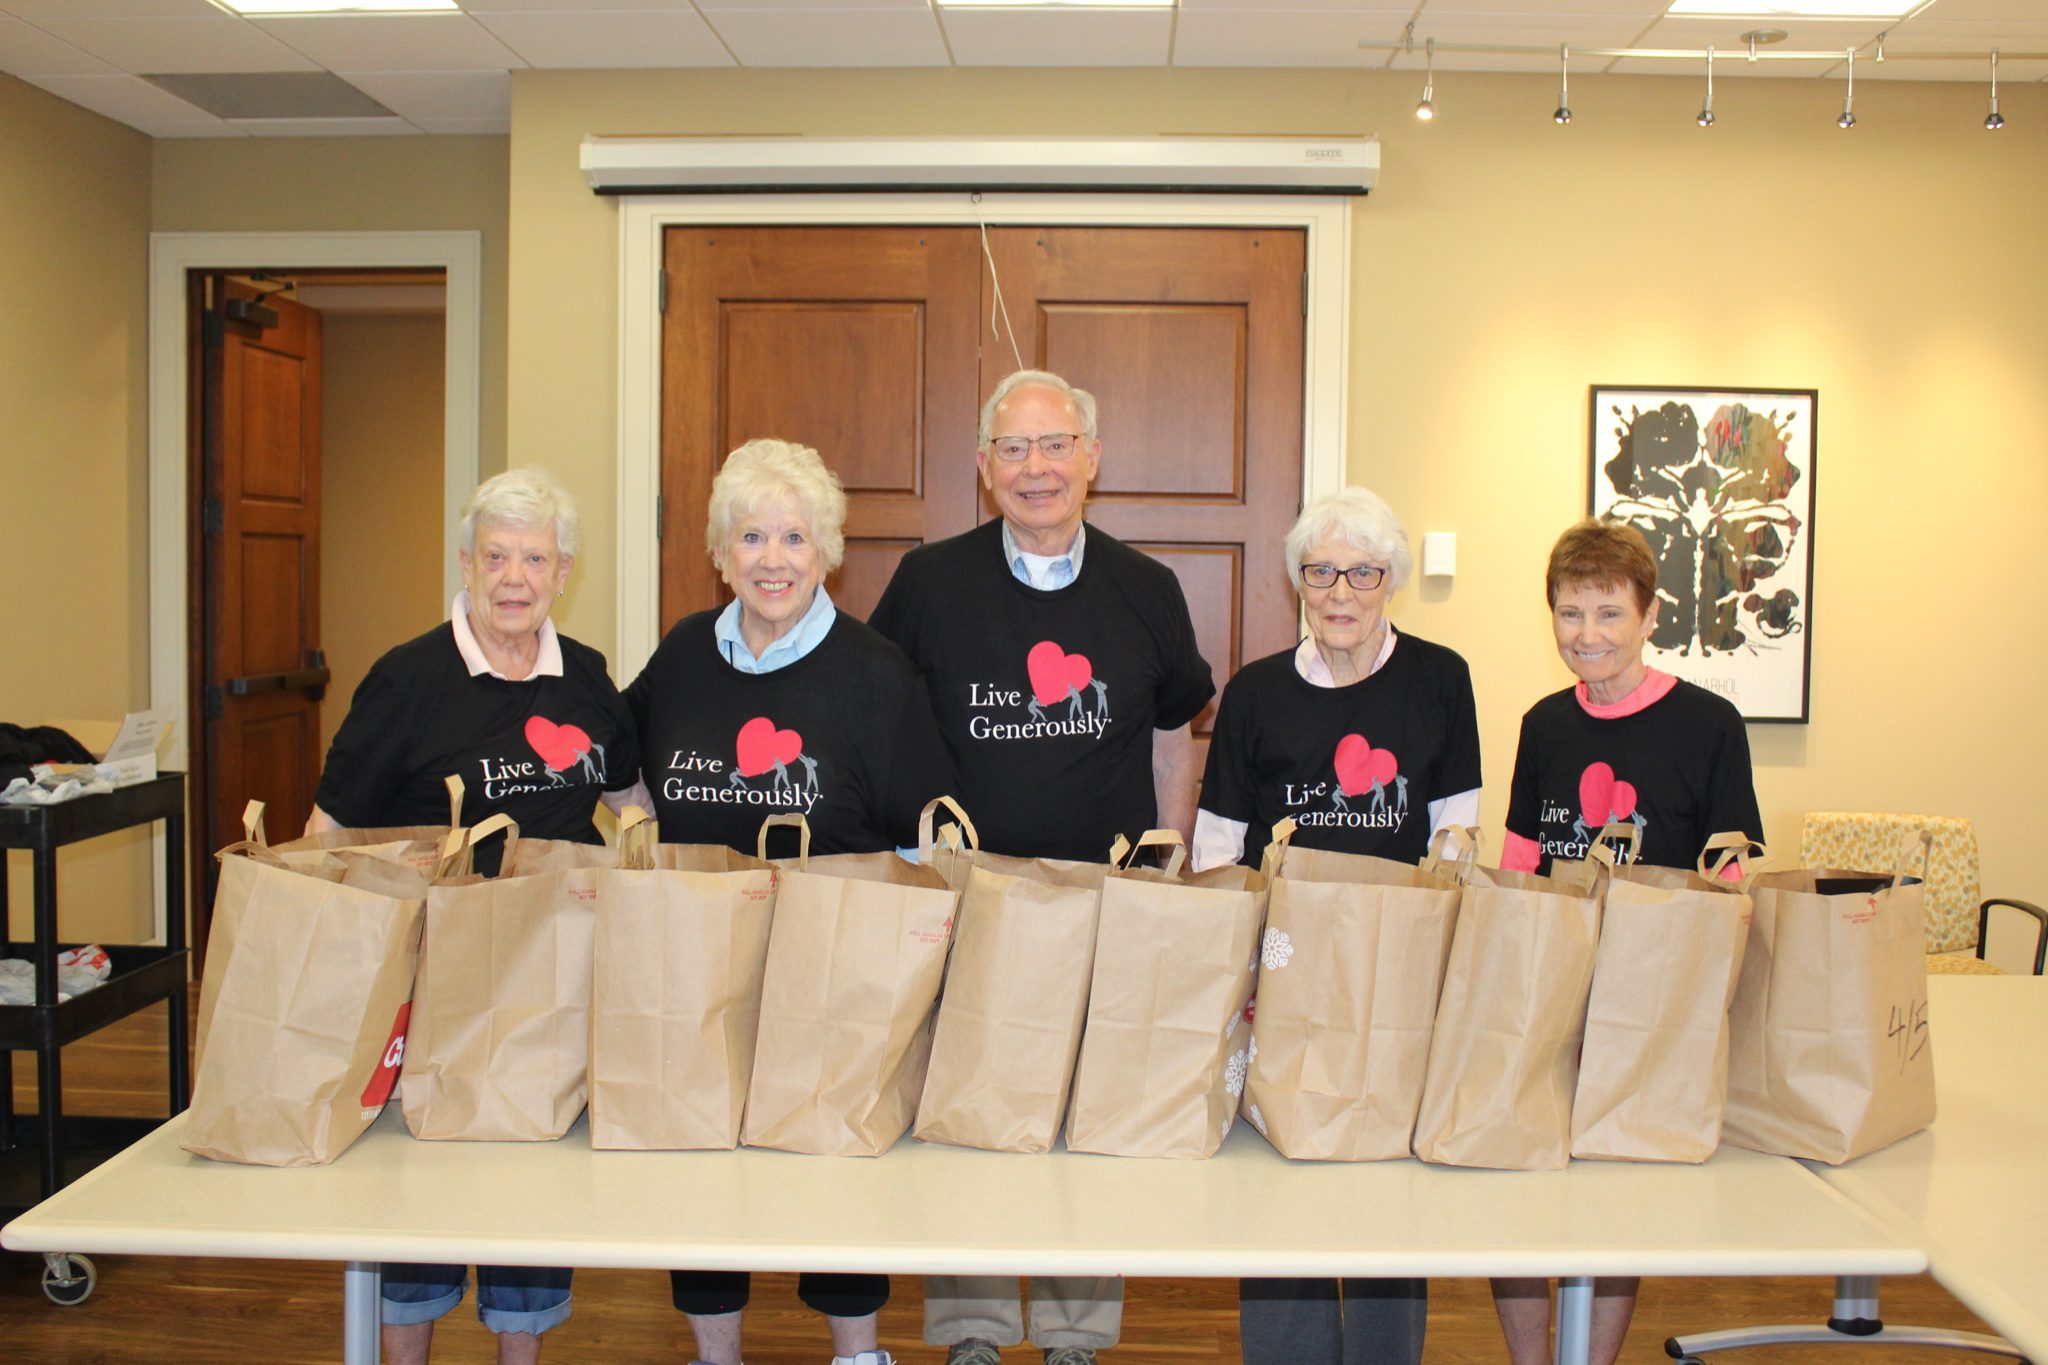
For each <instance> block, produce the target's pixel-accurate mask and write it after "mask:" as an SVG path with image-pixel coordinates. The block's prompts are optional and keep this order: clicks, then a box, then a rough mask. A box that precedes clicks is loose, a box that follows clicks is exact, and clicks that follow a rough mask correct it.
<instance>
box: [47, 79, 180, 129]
mask: <svg viewBox="0 0 2048 1365" xmlns="http://www.w3.org/2000/svg"><path fill="white" fill-rule="evenodd" d="M32 84H35V85H39V86H41V87H42V88H43V89H45V90H47V91H49V92H50V93H51V94H53V95H56V96H58V97H59V98H62V99H67V100H70V101H71V102H72V103H73V104H76V105H78V106H80V107H81V108H85V109H90V110H92V111H93V112H94V113H95V114H105V115H106V116H107V117H108V118H110V119H118V120H120V121H121V122H122V123H126V124H131V125H139V124H141V123H144V122H154V123H180V122H183V123H203V122H205V121H207V119H208V118H210V117H211V116H210V115H209V114H207V112H206V111H205V110H204V109H200V108H198V107H196V106H194V105H190V104H187V103H185V101H183V100H181V99H178V98H176V97H175V96H172V95H167V94H165V93H164V92H163V91H161V90H159V89H157V88H156V87H155V86H153V85H151V84H150V83H149V82H148V81H146V80H143V79H142V78H141V77H140V76H38V77H36V78H35V79H34V81H33V82H32Z"/></svg>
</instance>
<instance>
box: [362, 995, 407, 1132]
mask: <svg viewBox="0 0 2048 1365" xmlns="http://www.w3.org/2000/svg"><path fill="white" fill-rule="evenodd" d="M411 1017H412V1001H410V1000H408V1001H406V1002H405V1003H404V1004H403V1005H400V1006H399V1007H398V1017H397V1018H396V1019H393V1020H392V1021H391V1038H390V1040H389V1041H387V1042H386V1043H385V1044H384V1055H383V1057H382V1058H381V1059H379V1061H378V1062H377V1074H375V1075H374V1076H372V1077H370V1083H369V1084H368V1085H366V1086H364V1087H363V1101H362V1103H363V1108H365V1109H382V1108H383V1107H384V1102H385V1101H386V1100H388V1099H390V1098H391V1087H392V1086H393V1085H395V1084H397V1082H398V1071H399V1068H400V1067H401V1066H403V1065H404V1064H405V1025H406V1021H407V1020H408V1019H410V1018H411Z"/></svg>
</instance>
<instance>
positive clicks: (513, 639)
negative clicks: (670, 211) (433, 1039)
mask: <svg viewBox="0 0 2048 1365" xmlns="http://www.w3.org/2000/svg"><path fill="white" fill-rule="evenodd" d="M578 540H579V535H578V522H577V516H576V503H575V500H574V499H573V498H571V497H570V496H569V493H568V490H567V489H565V488H563V487H562V485H561V484H559V483H557V482H556V481H555V480H554V478H553V477H551V476H550V475H549V474H548V473H547V472H546V471H545V470H543V469H540V468H538V467H532V466H529V467H527V468H524V469H512V470H507V471H506V472H505V473H503V474H499V475H497V476H496V477H494V478H491V479H488V480H486V481H485V482H484V484H483V485H482V486H481V487H479V488H478V489H477V490H476V492H475V493H474V494H473V495H472V496H471V497H470V499H469V502H468V504H467V505H466V506H465V507H464V508H463V510H462V546H461V550H460V552H459V558H460V560H461V562H462V580H463V584H464V586H463V589H462V591H461V592H459V593H457V594H456V595H455V601H454V603H453V605H452V606H451V607H450V608H449V613H448V616H449V619H448V620H447V621H444V622H443V623H442V624H440V625H438V626H436V627H434V628H433V629H432V630H430V631H428V632H427V633H426V634H424V635H422V636H420V637H418V638H417V639H414V640H409V641H407V642H406V643H405V644H402V645H400V646H398V647H397V648H396V649H393V650H391V651H390V652H389V653H387V654H386V655H384V657H383V658H381V659H379V660H377V662H376V663H375V664H374V665H373V666H372V667H371V669H370V671H369V673H368V675H367V676H365V677H364V679H363V681H362V685H361V686H359V687H357V688H356V691H355V696H354V698H353V699H352V700H351V701H350V703H349V710H348V716H347V718H346V719H344V720H343V721H342V723H341V728H340V729H339V730H338V731H337V732H336V733H335V736H334V744H333V747H332V748H330V749H329V750H328V751H327V764H326V767H325V769H324V770H323V771H322V773H321V776H320V786H319V789H318V790H317V791H316V792H315V793H314V796H313V815H312V819H311V820H309V821H308V822H307V825H306V831H307V833H309V834H311V833H318V832H320V831H322V830H328V829H335V828H341V827H350V828H363V827H379V826H391V825H437V824H439V823H441V822H442V821H443V820H445V819H447V818H448V817H447V810H448V796H447V792H446V790H445V788H444V785H443V784H444V781H445V779H446V778H447V777H448V775H449V774H451V773H453V774H457V775H459V776H461V778H462V779H463V803H462V822H463V823H464V824H465V825H473V824H475V823H477V822H478V821H480V820H482V819H484V818H485V817H486V816H488V815H494V814H499V813H503V814H506V815H509V816H511V817H512V818H513V819H514V820H517V821H518V822H519V829H520V833H522V834H524V835H529V836H533V837H536V838H543V839H564V840H573V841H576V842H579V843H587V844H595V843H600V842H602V840H601V838H600V836H599V834H598V831H597V827H596V826H595V825H594V824H592V823H591V816H592V814H593V813H594V812H595V810H596V808H597V803H598V802H599V800H601V799H602V800H607V801H608V802H609V803H610V804H612V805H614V807H616V806H617V805H619V804H621V803H622V793H623V792H624V791H625V790H627V789H629V788H631V787H632V786H633V784H634V781H635V779H636V778H637V777H638V776H639V768H640V757H639V751H638V749H637V747H636V743H635V737H634V729H633V721H632V718H631V717H630V716H629V715H628V714H627V712H626V706H625V703H624V701H622V700H621V699H620V697H619V692H618V689H617V688H616V687H614V686H613V685H612V680H611V677H610V675H609V674H608V673H607V672H606V670H605V660H604V655H602V654H600V653H598V652H597V651H596V650H594V649H591V648H590V647H588V646H587V645H581V644H578V643H577V642H576V641H574V640H572V639H570V638H569V637H567V636H565V635H562V634H560V633H559V632H557V631H556V629H555V625H554V622H553V621H551V620H549V619H548V618H549V610H550V608H552V607H553V606H554V604H555V602H556V600H557V599H559V598H560V597H561V596H562V594H563V593H564V592H565V591H567V588H568V582H569V571H570V569H571V568H572V567H573V566H574V565H575V563H576V551H577V549H578ZM497 856H498V851H497V847H496V845H492V846H489V847H487V848H485V849H483V850H481V851H480V852H479V856H478V863H479V865H480V867H481V869H482V870H483V871H486V872H491V871H495V870H496V868H495V866H494V864H495V862H496V860H497ZM466 1279H467V1275H466V1272H465V1270H464V1268H463V1267H462V1266H442V1265H397V1264H387V1265H386V1266H385V1267H384V1287H383V1321H384V1330H383V1338H384V1339H383V1355H384V1359H385V1360H386V1361H390V1362H394V1365H406V1363H407V1362H417V1361H424V1360H426V1359H427V1355H428V1352H429V1351H430V1349H431V1348H432V1344H433V1333H434V1323H435V1321H436V1320H438V1319H439V1318H440V1317H442V1316H443V1315H444V1314H446V1313H447V1312H448V1310H449V1309H451V1308H453V1307H455V1306H456V1305H457V1304H458V1303H460V1302H461V1301H462V1295H463V1292H464V1289H465V1288H466ZM477 1316H478V1317H479V1318H480V1319H482V1321H483V1323H484V1325H485V1326H486V1327H488V1328H490V1329H491V1330H492V1331H493V1332H495V1333H497V1334H498V1342H497V1345H498V1359H499V1360H500V1361H501V1362H502V1361H530V1360H536V1359H538V1358H539V1355H540V1337H541V1334H542V1333H543V1332H546V1331H547V1330H548V1329H549V1328H551V1327H553V1326H554V1325H555V1324H557V1323H559V1322H561V1321H562V1320H563V1319H565V1318H567V1317H568V1316H569V1272H568V1271H567V1270H561V1269H544V1268H539V1267H530V1266H479V1267H477Z"/></svg>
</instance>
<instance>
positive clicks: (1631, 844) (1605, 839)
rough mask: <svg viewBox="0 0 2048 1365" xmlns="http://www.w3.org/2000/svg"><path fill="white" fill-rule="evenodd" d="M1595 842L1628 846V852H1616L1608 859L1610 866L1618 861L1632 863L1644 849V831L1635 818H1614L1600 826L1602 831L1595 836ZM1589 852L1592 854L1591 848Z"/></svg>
mask: <svg viewBox="0 0 2048 1365" xmlns="http://www.w3.org/2000/svg"><path fill="white" fill-rule="evenodd" d="M1593 842H1594V843H1595V844H1598V845H1603V846H1604V845H1606V844H1608V843H1610V842H1612V843H1617V844H1624V845H1626V846H1627V849H1628V851H1627V852H1626V853H1621V854H1615V855H1614V856H1613V857H1612V858H1610V859H1609V860H1608V865H1609V866H1610V867H1611V866H1613V865H1614V864H1616V863H1632V862H1634V861H1635V860H1636V857H1637V855H1638V854H1640V853H1641V852H1642V851H1643V831H1642V830H1641V829H1640V828H1639V827H1638V826H1637V825H1636V823H1635V821H1633V820H1613V821H1609V822H1608V823H1607V824H1604V825H1602V826H1600V832H1599V833H1598V834H1597V835H1595V836H1594V837H1593ZM1609 851H1610V852H1612V850H1609ZM1587 852H1588V856H1590V854H1591V850H1590V849H1589V850H1588V851H1587Z"/></svg>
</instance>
